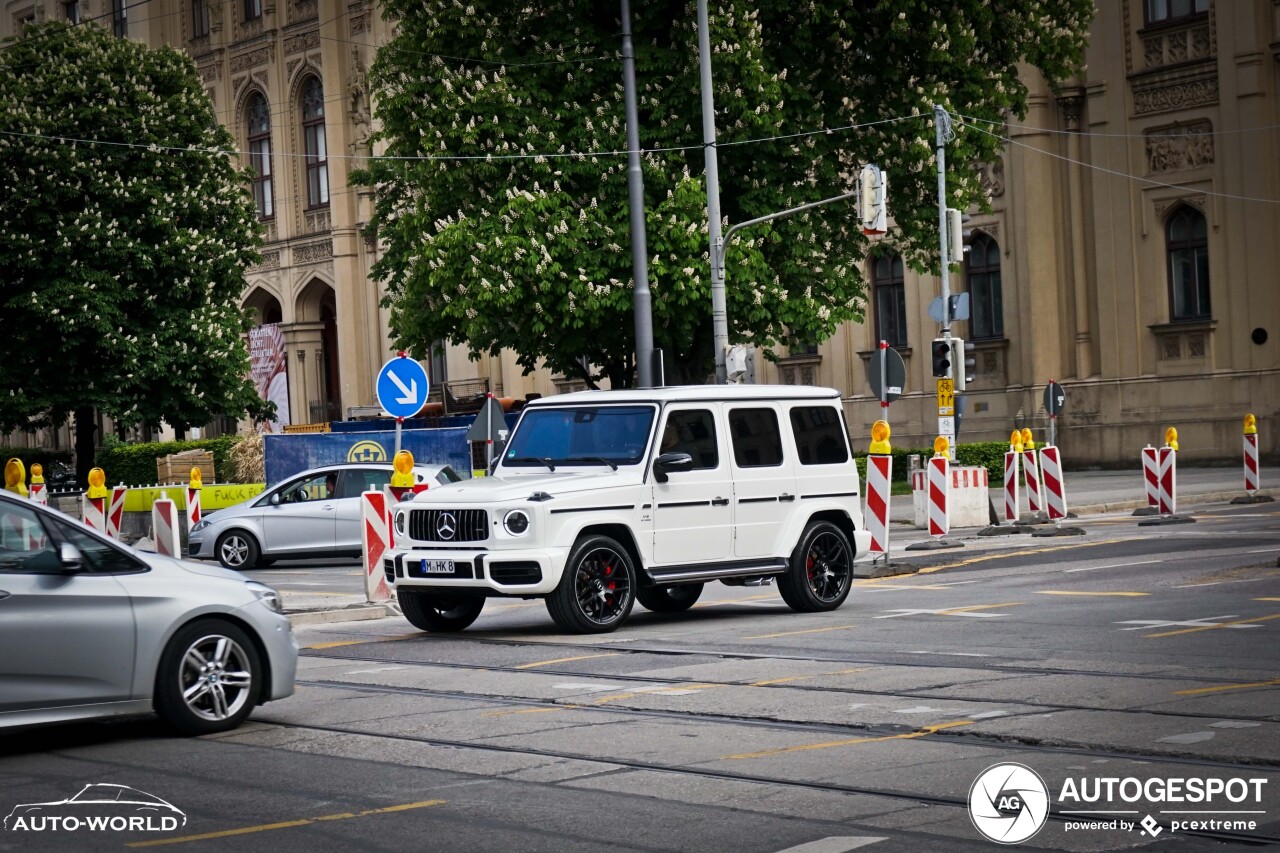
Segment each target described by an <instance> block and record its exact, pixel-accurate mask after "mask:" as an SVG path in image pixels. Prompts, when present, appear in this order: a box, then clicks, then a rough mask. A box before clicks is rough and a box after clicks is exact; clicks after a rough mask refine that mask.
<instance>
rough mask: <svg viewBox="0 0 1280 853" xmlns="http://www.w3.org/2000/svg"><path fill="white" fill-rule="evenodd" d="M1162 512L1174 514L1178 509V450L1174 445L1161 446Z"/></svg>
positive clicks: (1162, 513)
mask: <svg viewBox="0 0 1280 853" xmlns="http://www.w3.org/2000/svg"><path fill="white" fill-rule="evenodd" d="M1159 500H1160V514H1161V515H1173V514H1174V513H1176V512H1177V511H1178V451H1176V450H1174V449H1173V448H1172V447H1162V448H1160V498H1159Z"/></svg>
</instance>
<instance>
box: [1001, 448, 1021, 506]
mask: <svg viewBox="0 0 1280 853" xmlns="http://www.w3.org/2000/svg"><path fill="white" fill-rule="evenodd" d="M1020 455H1021V454H1020V453H1018V451H1016V450H1010V451H1009V452H1007V453H1005V455H1004V520H1005V521H1012V522H1014V523H1015V524H1016V523H1017V521H1018V510H1019V507H1020V504H1019V501H1018V457H1019V456H1020Z"/></svg>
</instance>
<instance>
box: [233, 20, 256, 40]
mask: <svg viewBox="0 0 1280 853" xmlns="http://www.w3.org/2000/svg"><path fill="white" fill-rule="evenodd" d="M260 35H262V16H261V15H259V16H258V17H256V18H254V19H253V20H252V21H245V22H244V23H242V24H240V26H238V27H236V41H244V40H245V39H251V38H255V37H257V36H260Z"/></svg>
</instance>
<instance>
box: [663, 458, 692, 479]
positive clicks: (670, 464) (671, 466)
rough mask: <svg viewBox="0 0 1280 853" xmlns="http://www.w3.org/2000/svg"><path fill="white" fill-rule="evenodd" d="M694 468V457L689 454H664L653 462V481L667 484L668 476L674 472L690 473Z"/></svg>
mask: <svg viewBox="0 0 1280 853" xmlns="http://www.w3.org/2000/svg"><path fill="white" fill-rule="evenodd" d="M692 468H693V457H692V456H690V455H689V454H688V453H664V454H662V455H661V456H659V457H658V458H657V459H655V460H653V479H655V480H657V481H658V482H659V483H665V482H667V474H669V473H671V472H672V471H689V470H691V469H692Z"/></svg>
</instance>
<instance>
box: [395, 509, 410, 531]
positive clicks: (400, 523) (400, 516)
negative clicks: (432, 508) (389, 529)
mask: <svg viewBox="0 0 1280 853" xmlns="http://www.w3.org/2000/svg"><path fill="white" fill-rule="evenodd" d="M406 515H408V513H407V512H404V511H403V510H401V511H400V512H397V513H396V533H398V534H399V535H401V536H403V535H404V525H405V516H406Z"/></svg>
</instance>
